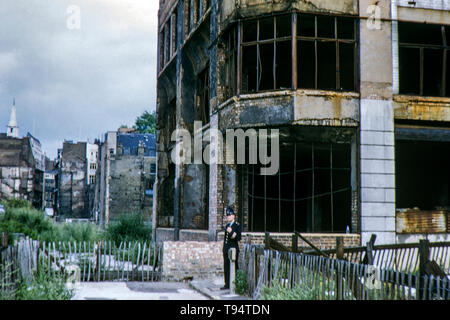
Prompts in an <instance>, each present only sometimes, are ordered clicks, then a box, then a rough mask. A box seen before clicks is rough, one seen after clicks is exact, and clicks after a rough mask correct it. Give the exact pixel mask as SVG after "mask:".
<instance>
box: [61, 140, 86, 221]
mask: <svg viewBox="0 0 450 320" xmlns="http://www.w3.org/2000/svg"><path fill="white" fill-rule="evenodd" d="M86 173H87V160H86V142H78V143H73V142H72V141H65V142H64V143H63V149H62V153H61V158H60V160H59V174H58V190H59V191H58V198H59V199H58V204H59V208H58V216H59V218H60V219H89V218H90V213H89V201H88V199H89V197H88V187H87V177H86Z"/></svg>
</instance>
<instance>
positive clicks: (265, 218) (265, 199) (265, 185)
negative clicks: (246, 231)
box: [264, 176, 267, 231]
mask: <svg viewBox="0 0 450 320" xmlns="http://www.w3.org/2000/svg"><path fill="white" fill-rule="evenodd" d="M264 231H267V176H264Z"/></svg>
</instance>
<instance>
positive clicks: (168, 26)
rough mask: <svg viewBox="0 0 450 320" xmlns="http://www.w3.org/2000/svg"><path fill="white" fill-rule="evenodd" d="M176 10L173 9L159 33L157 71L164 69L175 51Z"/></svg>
mask: <svg viewBox="0 0 450 320" xmlns="http://www.w3.org/2000/svg"><path fill="white" fill-rule="evenodd" d="M176 12H177V11H176V10H175V12H174V13H173V14H172V15H171V16H170V18H169V19H168V21H167V22H166V23H165V24H164V26H163V28H162V30H161V32H160V33H159V71H162V70H163V69H164V67H165V66H166V65H167V63H169V61H170V60H171V59H172V57H173V56H174V54H175V53H176V51H177V13H176Z"/></svg>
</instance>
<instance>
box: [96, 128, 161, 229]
mask: <svg viewBox="0 0 450 320" xmlns="http://www.w3.org/2000/svg"><path fill="white" fill-rule="evenodd" d="M99 156H100V157H99V166H100V170H99V172H98V181H97V183H96V185H97V187H98V198H97V202H96V205H95V207H96V209H97V211H98V213H99V217H98V221H99V223H100V224H102V225H107V224H108V223H109V222H110V221H113V220H115V219H117V218H118V217H119V216H120V215H121V214H131V213H139V214H141V215H142V217H143V219H144V220H145V221H148V222H151V220H152V212H153V184H154V182H155V175H156V151H155V137H154V135H153V134H139V133H134V132H129V133H122V132H115V131H111V132H108V133H106V134H105V141H104V142H103V143H102V145H101V146H100V155H99Z"/></svg>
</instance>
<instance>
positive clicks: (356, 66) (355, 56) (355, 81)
mask: <svg viewBox="0 0 450 320" xmlns="http://www.w3.org/2000/svg"><path fill="white" fill-rule="evenodd" d="M358 26H359V20H357V19H355V20H354V21H353V37H354V38H353V40H354V41H355V43H354V45H353V90H355V91H357V92H359V89H358V84H359V66H360V63H359V41H356V40H357V39H358V34H359V32H358V31H359V28H358Z"/></svg>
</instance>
